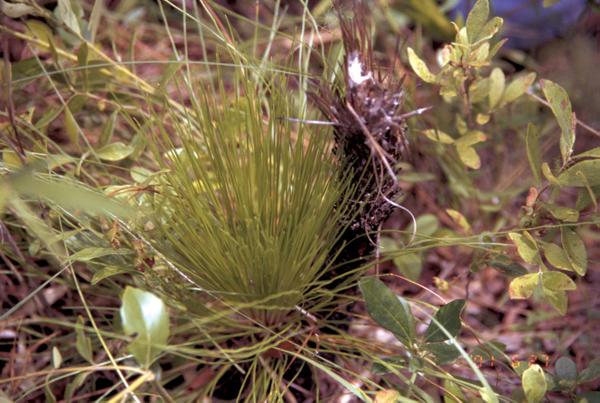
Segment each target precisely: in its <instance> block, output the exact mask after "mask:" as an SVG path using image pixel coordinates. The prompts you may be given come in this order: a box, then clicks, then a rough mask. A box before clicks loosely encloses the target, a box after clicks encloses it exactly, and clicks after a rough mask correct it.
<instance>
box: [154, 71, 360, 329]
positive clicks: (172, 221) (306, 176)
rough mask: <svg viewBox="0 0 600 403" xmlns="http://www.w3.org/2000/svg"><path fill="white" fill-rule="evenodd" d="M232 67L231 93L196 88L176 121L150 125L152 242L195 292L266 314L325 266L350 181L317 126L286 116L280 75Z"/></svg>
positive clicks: (282, 306)
mask: <svg viewBox="0 0 600 403" xmlns="http://www.w3.org/2000/svg"><path fill="white" fill-rule="evenodd" d="M236 76H237V79H235V83H236V84H235V86H236V87H237V88H235V90H234V91H231V92H229V94H233V95H229V96H226V95H225V93H224V90H223V89H221V91H220V93H213V92H211V91H210V90H205V91H196V97H194V98H193V102H192V103H193V105H192V107H191V108H190V112H189V114H188V115H187V116H186V119H187V121H181V120H176V119H173V120H168V121H167V122H166V123H162V124H160V127H159V132H160V133H159V134H158V135H157V136H156V137H155V138H154V139H155V141H154V142H153V146H154V147H153V148H154V151H155V152H156V154H157V157H158V160H159V161H160V164H161V168H162V170H163V171H164V172H165V173H164V174H163V175H162V176H161V186H160V189H161V190H160V192H159V194H158V195H157V196H156V199H155V204H154V206H155V211H154V216H155V221H156V222H155V224H156V231H157V236H155V237H154V239H155V241H154V242H155V245H154V246H155V248H156V249H157V250H158V251H160V252H161V253H162V254H163V255H164V256H165V257H166V258H167V259H168V260H169V261H170V262H172V263H173V264H174V266H176V268H177V272H178V273H180V274H182V277H183V278H182V279H181V280H182V281H184V282H185V281H188V282H189V283H192V284H194V286H195V287H194V288H195V289H196V291H199V292H201V293H204V294H205V295H209V296H211V297H213V298H214V297H216V298H218V299H219V300H221V299H222V300H224V301H226V302H227V303H258V302H261V305H262V306H263V307H264V306H268V307H269V308H272V309H275V310H279V313H277V312H271V313H270V314H267V317H268V318H270V319H273V318H275V317H277V316H279V314H280V313H281V310H283V311H284V312H285V311H286V310H289V309H290V308H293V307H294V306H295V305H296V304H298V303H299V302H300V301H301V300H302V299H303V298H304V297H305V296H306V295H305V294H306V293H307V291H309V290H311V289H314V288H315V282H316V281H317V280H318V279H319V277H320V276H321V275H322V274H323V273H324V271H326V270H328V268H329V267H330V265H331V264H332V261H333V257H334V255H335V253H336V251H334V250H333V248H334V247H335V245H338V244H339V243H338V242H337V241H338V239H339V237H340V235H341V233H342V230H343V227H344V224H343V221H344V220H343V217H344V215H345V214H347V211H345V209H347V207H344V206H345V205H347V203H344V201H345V200H347V199H348V197H350V195H351V193H352V189H351V184H350V183H349V180H348V179H347V177H346V176H345V175H344V172H343V171H342V172H340V168H339V166H337V165H336V161H335V160H334V158H333V157H332V154H331V152H330V141H331V139H330V136H329V135H328V133H327V132H326V131H325V130H324V129H320V128H314V127H311V128H310V132H309V130H308V129H307V128H306V127H305V126H303V125H297V124H294V123H291V122H290V121H289V120H288V119H286V117H287V116H295V114H293V113H292V112H291V109H292V106H291V103H290V101H289V96H286V95H285V94H284V92H285V90H282V89H284V88H285V87H286V84H285V83H283V82H281V81H282V80H277V79H275V80H273V81H270V82H269V83H267V84H264V87H263V86H261V85H255V84H252V83H251V82H250V80H248V79H247V78H246V77H245V76H244V75H243V74H236ZM266 93H268V94H269V96H268V97H266V96H265V95H264V94H266ZM223 101H225V102H223ZM158 121H160V120H158ZM190 121H193V124H189V123H190ZM173 139H175V140H173ZM175 142H180V144H175ZM184 278H185V280H184ZM190 286H191V284H190ZM267 310H270V309H267Z"/></svg>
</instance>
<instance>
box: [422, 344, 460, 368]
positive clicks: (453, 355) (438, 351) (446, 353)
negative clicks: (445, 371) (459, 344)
mask: <svg viewBox="0 0 600 403" xmlns="http://www.w3.org/2000/svg"><path fill="white" fill-rule="evenodd" d="M423 347H424V348H425V349H426V350H427V351H429V352H430V353H432V354H433V355H434V356H435V363H436V364H437V365H445V364H449V363H451V362H453V361H454V360H456V359H457V358H458V357H460V351H459V350H458V348H456V346H455V345H454V344H448V343H427V344H425V345H424V346H423Z"/></svg>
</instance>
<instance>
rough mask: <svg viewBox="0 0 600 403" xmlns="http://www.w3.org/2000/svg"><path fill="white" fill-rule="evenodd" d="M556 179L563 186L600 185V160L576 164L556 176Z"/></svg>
mask: <svg viewBox="0 0 600 403" xmlns="http://www.w3.org/2000/svg"><path fill="white" fill-rule="evenodd" d="M557 179H558V182H559V183H560V184H561V185H563V186H575V187H586V186H588V185H589V186H598V185H600V159H597V160H586V161H581V162H578V163H576V164H575V165H573V166H571V167H569V168H568V169H567V170H565V171H564V172H563V173H561V174H560V175H558V178H557Z"/></svg>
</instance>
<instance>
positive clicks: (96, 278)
mask: <svg viewBox="0 0 600 403" xmlns="http://www.w3.org/2000/svg"><path fill="white" fill-rule="evenodd" d="M124 273H135V271H133V270H131V269H126V268H123V267H117V266H106V267H103V268H102V269H100V270H98V271H96V272H95V273H94V275H93V276H92V280H91V281H90V283H91V284H92V285H96V284H98V283H99V282H100V281H102V280H104V279H106V278H108V277H112V276H116V275H117V274H124Z"/></svg>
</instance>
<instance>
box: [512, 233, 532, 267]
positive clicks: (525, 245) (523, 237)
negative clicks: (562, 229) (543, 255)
mask: <svg viewBox="0 0 600 403" xmlns="http://www.w3.org/2000/svg"><path fill="white" fill-rule="evenodd" d="M508 237H509V238H510V239H511V240H512V241H513V242H514V244H515V246H516V247H517V252H519V256H521V259H523V260H524V261H525V262H527V263H537V262H538V261H539V251H538V248H537V245H536V243H535V239H533V237H532V236H531V235H530V234H529V233H528V232H527V231H523V233H518V232H511V233H509V234H508Z"/></svg>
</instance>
